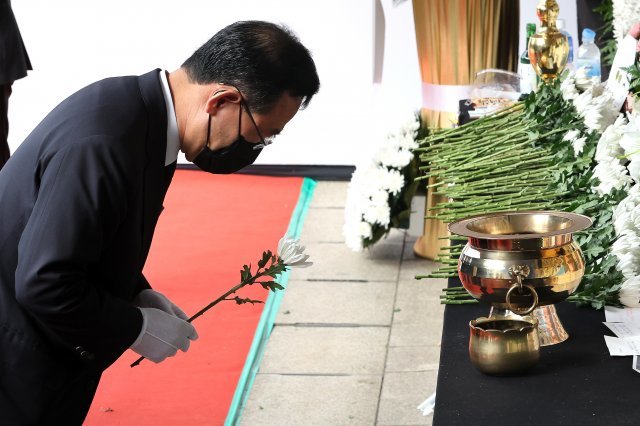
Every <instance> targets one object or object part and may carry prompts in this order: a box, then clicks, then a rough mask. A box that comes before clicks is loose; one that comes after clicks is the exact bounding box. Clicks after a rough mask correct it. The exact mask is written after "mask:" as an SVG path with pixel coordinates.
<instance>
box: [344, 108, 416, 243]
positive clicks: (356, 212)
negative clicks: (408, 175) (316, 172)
mask: <svg viewBox="0 0 640 426" xmlns="http://www.w3.org/2000/svg"><path fill="white" fill-rule="evenodd" d="M419 128H420V121H419V120H418V118H417V116H414V117H413V119H412V120H410V121H408V122H407V123H406V124H405V125H403V126H402V127H401V128H400V130H399V131H398V132H397V133H392V134H389V135H387V136H386V137H384V138H383V139H382V141H381V142H380V143H379V144H378V145H377V147H376V150H375V152H373V155H372V156H371V158H368V159H364V160H363V161H362V163H361V164H359V165H357V166H356V170H355V171H354V173H353V175H352V177H351V182H349V187H348V190H347V202H346V205H345V223H344V227H343V233H344V236H345V242H346V244H347V246H349V247H350V248H351V249H352V250H355V251H362V250H363V249H364V248H365V247H368V246H370V245H371V244H373V243H375V241H376V240H377V238H379V236H381V235H383V234H386V233H387V232H388V231H389V229H390V227H391V222H392V219H393V218H392V212H391V207H392V203H393V202H394V200H397V199H398V198H399V197H400V195H401V194H402V191H403V190H404V189H405V183H406V179H405V175H404V172H405V171H406V169H407V166H408V165H409V164H410V163H411V161H412V160H413V159H414V157H415V154H414V150H415V149H416V148H418V143H417V142H416V137H417V135H418V129H419ZM380 231H382V232H380Z"/></svg>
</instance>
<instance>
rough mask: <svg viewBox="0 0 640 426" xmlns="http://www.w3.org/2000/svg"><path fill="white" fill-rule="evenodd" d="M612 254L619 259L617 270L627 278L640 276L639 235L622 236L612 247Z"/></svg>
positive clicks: (626, 234) (630, 233) (628, 234)
mask: <svg viewBox="0 0 640 426" xmlns="http://www.w3.org/2000/svg"><path fill="white" fill-rule="evenodd" d="M611 253H612V254H613V255H614V256H615V257H616V258H617V259H618V263H617V264H616V269H617V270H618V271H620V272H622V275H624V277H625V278H630V277H632V276H634V275H640V237H638V235H637V234H635V233H632V232H629V233H625V234H622V235H620V237H619V238H618V239H617V240H616V241H615V242H614V243H613V244H612V245H611Z"/></svg>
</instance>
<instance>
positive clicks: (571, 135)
mask: <svg viewBox="0 0 640 426" xmlns="http://www.w3.org/2000/svg"><path fill="white" fill-rule="evenodd" d="M578 136H580V130H578V129H573V130H569V131H568V132H567V133H565V134H564V136H563V138H562V140H563V141H570V142H573V141H574V140H575V139H577V138H578Z"/></svg>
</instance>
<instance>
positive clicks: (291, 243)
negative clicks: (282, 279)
mask: <svg viewBox="0 0 640 426" xmlns="http://www.w3.org/2000/svg"><path fill="white" fill-rule="evenodd" d="M299 242H300V240H296V239H293V238H289V237H287V236H286V235H285V236H284V237H282V238H281V239H280V241H279V242H278V257H280V259H281V260H282V262H283V263H284V264H285V265H287V266H290V267H292V268H306V267H307V266H311V265H313V262H307V259H309V255H308V254H304V249H305V247H304V246H301V245H300V244H299Z"/></svg>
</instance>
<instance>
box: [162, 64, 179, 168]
mask: <svg viewBox="0 0 640 426" xmlns="http://www.w3.org/2000/svg"><path fill="white" fill-rule="evenodd" d="M160 81H161V82H162V94H163V95H164V101H165V103H166V104H167V152H166V155H165V158H164V165H165V166H168V165H169V164H171V163H173V162H175V161H176V160H177V159H178V151H179V150H180V137H179V136H178V119H177V118H176V111H175V109H174V108H173V98H172V97H171V89H169V81H168V80H167V72H166V71H164V70H161V71H160Z"/></svg>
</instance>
